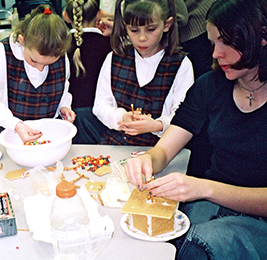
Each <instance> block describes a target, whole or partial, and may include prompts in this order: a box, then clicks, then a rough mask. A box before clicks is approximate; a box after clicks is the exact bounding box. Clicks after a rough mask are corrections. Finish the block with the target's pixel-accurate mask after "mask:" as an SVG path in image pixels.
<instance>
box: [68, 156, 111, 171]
mask: <svg viewBox="0 0 267 260" xmlns="http://www.w3.org/2000/svg"><path fill="white" fill-rule="evenodd" d="M109 159H110V156H109V155H108V156H106V157H104V156H103V155H100V156H99V157H97V158H96V157H92V156H90V155H85V156H83V157H73V158H71V161H72V164H73V165H77V167H81V168H82V169H83V170H87V171H91V172H95V171H96V170H97V169H98V168H101V167H102V166H104V165H106V166H110V160H109Z"/></svg>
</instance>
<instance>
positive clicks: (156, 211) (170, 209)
mask: <svg viewBox="0 0 267 260" xmlns="http://www.w3.org/2000/svg"><path fill="white" fill-rule="evenodd" d="M148 195H149V191H147V190H144V191H142V192H141V191H139V190H138V189H134V190H133V191H132V194H131V196H130V198H129V199H128V201H127V202H126V203H125V205H124V206H123V208H122V209H121V213H129V214H137V215H150V216H152V217H159V218H165V219H170V218H172V216H173V213H174V210H175V208H176V205H177V201H174V200H169V199H164V198H158V197H154V202H153V203H151V201H149V200H147V197H148Z"/></svg>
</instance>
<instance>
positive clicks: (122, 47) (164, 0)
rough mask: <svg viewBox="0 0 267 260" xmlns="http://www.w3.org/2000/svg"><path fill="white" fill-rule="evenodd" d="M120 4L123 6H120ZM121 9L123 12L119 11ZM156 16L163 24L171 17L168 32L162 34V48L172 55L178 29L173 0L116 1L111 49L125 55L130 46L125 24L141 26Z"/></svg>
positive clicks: (175, 47)
mask: <svg viewBox="0 0 267 260" xmlns="http://www.w3.org/2000/svg"><path fill="white" fill-rule="evenodd" d="M122 2H123V4H124V5H122ZM121 9H123V12H122V11H121ZM155 14H157V15H159V17H160V19H162V20H163V21H164V22H166V21H167V19H168V18H170V17H173V23H172V25H171V27H170V29H169V31H168V32H164V33H163V37H162V39H161V43H162V46H163V48H164V50H165V51H166V53H169V54H172V53H173V52H174V51H176V50H177V47H178V29H177V19H176V7H175V3H174V0H124V1H123V0H117V1H116V7H115V19H114V27H113V32H112V36H111V47H112V49H113V51H114V52H116V53H117V54H121V55H125V51H126V49H127V47H128V46H129V45H131V44H130V41H129V38H128V34H127V31H126V28H125V25H124V23H125V24H127V25H129V24H130V25H133V26H143V25H146V24H148V23H151V22H152V21H153V16H154V15H155Z"/></svg>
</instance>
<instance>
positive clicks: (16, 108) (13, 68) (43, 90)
mask: <svg viewBox="0 0 267 260" xmlns="http://www.w3.org/2000/svg"><path fill="white" fill-rule="evenodd" d="M2 43H3V44H4V47H5V51H6V60H7V86H8V107H9V109H10V110H11V111H12V113H13V115H14V116H16V117H18V118H20V119H21V120H34V119H40V118H53V117H54V116H55V114H56V110H57V108H58V105H59V103H60V100H61V97H62V94H63V91H64V87H65V78H66V76H65V58H64V57H61V58H60V59H59V60H58V61H56V62H55V63H53V64H51V65H49V72H48V75H47V78H46V80H45V81H44V82H43V84H42V85H41V86H39V87H38V88H36V89H35V88H34V87H33V86H32V84H31V82H30V80H29V79H28V76H27V74H26V71H25V68H24V65H23V61H22V60H18V59H16V58H15V56H14V55H13V53H12V50H11V48H10V45H9V42H8V40H5V41H3V42H2Z"/></svg>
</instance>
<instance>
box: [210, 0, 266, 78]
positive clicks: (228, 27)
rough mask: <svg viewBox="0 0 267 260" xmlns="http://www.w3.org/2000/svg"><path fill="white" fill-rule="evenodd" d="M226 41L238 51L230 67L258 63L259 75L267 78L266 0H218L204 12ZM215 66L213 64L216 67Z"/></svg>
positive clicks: (237, 68)
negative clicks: (235, 60) (237, 56)
mask: <svg viewBox="0 0 267 260" xmlns="http://www.w3.org/2000/svg"><path fill="white" fill-rule="evenodd" d="M207 21H208V22H210V23H212V24H214V25H215V26H216V27H217V29H218V31H219V33H220V35H221V36H222V39H223V41H224V43H225V44H227V45H229V46H230V47H232V48H234V49H235V50H237V51H238V52H240V54H241V58H240V60H239V61H238V62H236V63H235V64H233V65H232V66H231V67H232V68H233V69H236V70H241V69H243V68H248V69H251V68H254V67H256V66H259V70H258V79H259V80H260V81H261V82H264V81H266V80H267V45H265V46H263V44H262V41H263V39H264V40H266V41H267V3H266V0H217V1H216V2H214V3H213V5H212V6H211V8H210V10H209V11H208V13H207ZM216 68H218V67H217V66H216V65H215V69H216Z"/></svg>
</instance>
